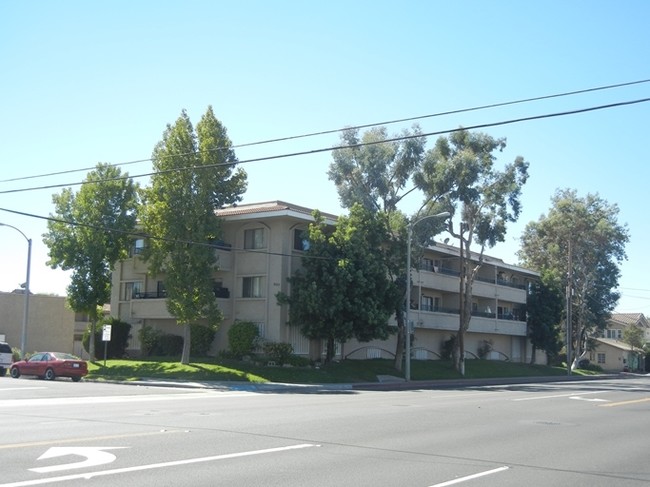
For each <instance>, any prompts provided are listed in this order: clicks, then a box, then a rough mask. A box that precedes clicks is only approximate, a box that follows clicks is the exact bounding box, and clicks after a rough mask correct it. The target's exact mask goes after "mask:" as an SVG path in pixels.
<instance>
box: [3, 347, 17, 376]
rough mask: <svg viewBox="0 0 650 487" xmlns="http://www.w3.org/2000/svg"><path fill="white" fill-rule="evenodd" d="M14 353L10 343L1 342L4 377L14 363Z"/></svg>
mask: <svg viewBox="0 0 650 487" xmlns="http://www.w3.org/2000/svg"><path fill="white" fill-rule="evenodd" d="M13 361H14V359H13V354H12V352H11V347H10V346H9V344H8V343H5V342H0V377H4V376H5V375H6V374H7V371H8V370H9V368H10V367H11V364H12V363H13Z"/></svg>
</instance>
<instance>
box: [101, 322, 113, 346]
mask: <svg viewBox="0 0 650 487" xmlns="http://www.w3.org/2000/svg"><path fill="white" fill-rule="evenodd" d="M111 328H112V325H104V329H103V331H102V341H104V342H110V341H111Z"/></svg>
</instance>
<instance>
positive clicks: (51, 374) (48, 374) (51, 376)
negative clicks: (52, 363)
mask: <svg viewBox="0 0 650 487" xmlns="http://www.w3.org/2000/svg"><path fill="white" fill-rule="evenodd" d="M55 377H56V375H54V371H53V370H52V369H47V370H46V371H45V375H44V376H43V378H44V379H45V380H54V378H55Z"/></svg>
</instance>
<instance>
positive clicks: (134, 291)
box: [122, 281, 143, 301]
mask: <svg viewBox="0 0 650 487" xmlns="http://www.w3.org/2000/svg"><path fill="white" fill-rule="evenodd" d="M142 289H143V286H142V282H141V281H134V282H125V283H124V284H123V287H122V291H123V292H122V301H130V300H131V299H132V298H140V297H142V294H143V292H142Z"/></svg>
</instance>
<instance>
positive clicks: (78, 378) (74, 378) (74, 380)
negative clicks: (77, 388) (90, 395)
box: [70, 376, 81, 382]
mask: <svg viewBox="0 0 650 487" xmlns="http://www.w3.org/2000/svg"><path fill="white" fill-rule="evenodd" d="M70 378H71V379H72V382H79V381H80V380H81V377H76V376H75V377H70Z"/></svg>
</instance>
